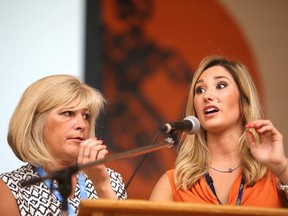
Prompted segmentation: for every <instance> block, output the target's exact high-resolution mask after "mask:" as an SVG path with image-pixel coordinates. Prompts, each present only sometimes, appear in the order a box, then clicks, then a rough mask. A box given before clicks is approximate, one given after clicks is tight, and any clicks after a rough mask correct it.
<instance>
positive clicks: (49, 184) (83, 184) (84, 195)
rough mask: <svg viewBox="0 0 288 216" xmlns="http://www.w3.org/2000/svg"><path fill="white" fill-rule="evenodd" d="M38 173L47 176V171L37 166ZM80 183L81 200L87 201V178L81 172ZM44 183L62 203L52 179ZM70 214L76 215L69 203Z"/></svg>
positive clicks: (79, 175) (71, 215)
mask: <svg viewBox="0 0 288 216" xmlns="http://www.w3.org/2000/svg"><path fill="white" fill-rule="evenodd" d="M36 172H37V173H38V175H39V176H41V177H44V176H46V175H47V174H46V172H45V170H44V169H43V168H42V167H40V166H36ZM78 182H79V187H80V198H81V199H86V198H87V197H88V196H87V190H86V182H85V177H84V175H83V173H81V172H79V173H78ZM44 183H45V184H46V186H47V187H48V188H49V189H50V190H52V192H53V194H54V195H55V196H56V197H57V198H58V200H60V201H61V202H62V196H61V194H60V192H59V191H58V190H57V188H58V187H57V185H56V184H55V182H52V181H51V180H50V179H46V180H44ZM68 213H69V215H70V216H74V215H75V212H74V210H73V208H72V206H71V205H70V203H69V202H68Z"/></svg>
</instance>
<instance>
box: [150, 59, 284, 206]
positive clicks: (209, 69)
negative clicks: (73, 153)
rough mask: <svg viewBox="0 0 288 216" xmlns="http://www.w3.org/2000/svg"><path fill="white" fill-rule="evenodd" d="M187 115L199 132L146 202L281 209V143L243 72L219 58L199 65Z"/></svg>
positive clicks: (186, 142) (184, 146) (238, 65)
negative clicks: (196, 125) (199, 127)
mask: <svg viewBox="0 0 288 216" xmlns="http://www.w3.org/2000/svg"><path fill="white" fill-rule="evenodd" d="M186 114H187V115H194V116H196V117H197V118H198V119H199V121H200V124H201V129H200V132H198V133H197V134H195V135H187V137H186V138H185V140H184V142H183V144H182V146H181V148H180V150H179V154H178V156H177V159H176V165H175V169H173V170H169V171H167V172H166V173H165V174H164V175H163V176H162V177H161V178H160V180H159V181H158V183H157V184H156V186H155V188H154V190H153V192H152V194H151V197H150V200H158V201H160V200H161V201H164V200H167V201H181V202H196V203H207V204H220V205H221V204H225V205H247V206H263V207H282V206H283V202H284V201H285V200H283V199H286V201H287V198H288V161H287V158H286V157H285V154H284V146H283V138H282V135H281V134H280V133H279V132H278V130H277V129H276V128H275V127H274V126H273V124H272V123H271V122H270V121H269V120H263V115H262V112H261V107H260V103H259V96H258V93H257V90H256V88H255V85H254V83H253V80H252V78H251V77H250V75H249V72H248V71H247V69H246V67H245V66H244V65H243V64H241V63H239V62H236V61H231V60H229V59H227V58H224V57H220V56H211V57H207V58H205V59H203V61H202V62H201V63H200V65H199V67H198V69H197V71H196V72H195V74H194V78H193V81H192V85H191V89H190V95H189V99H188V104H187V109H186Z"/></svg>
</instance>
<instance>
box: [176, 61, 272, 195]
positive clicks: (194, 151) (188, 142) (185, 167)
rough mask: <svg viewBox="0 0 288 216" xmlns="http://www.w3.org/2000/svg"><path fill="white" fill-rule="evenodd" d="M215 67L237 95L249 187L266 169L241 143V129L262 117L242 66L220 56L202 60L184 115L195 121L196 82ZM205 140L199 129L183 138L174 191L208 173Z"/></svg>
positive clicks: (254, 90)
mask: <svg viewBox="0 0 288 216" xmlns="http://www.w3.org/2000/svg"><path fill="white" fill-rule="evenodd" d="M216 65H217V66H222V67H223V68H225V69H226V70H227V71H228V72H229V73H230V74H231V75H232V77H233V78H234V80H235V82H236V84H237V86H238V89H239V92H240V101H239V104H240V110H241V114H240V117H241V119H242V124H243V131H242V136H241V138H240V139H239V148H240V151H241V163H242V171H243V174H244V176H245V179H246V182H247V183H248V184H250V185H251V184H253V183H254V182H255V181H257V180H258V179H260V178H261V177H263V176H264V175H265V174H266V172H267V169H266V167H264V166H262V165H261V164H260V163H258V162H257V161H256V160H255V159H254V158H253V157H252V155H251V153H250V151H249V148H248V146H247V144H246V143H245V125H246V124H247V123H248V122H251V121H254V120H257V119H261V118H262V115H263V113H262V111H261V105H260V102H259V96H258V92H257V89H256V87H255V84H254V82H253V80H252V78H251V76H250V74H249V72H248V70H247V68H246V67H245V65H243V64H241V63H239V62H236V61H231V60H228V59H227V58H224V57H221V56H210V57H206V58H205V59H203V60H202V62H201V63H200V65H199V67H198V69H197V70H196V72H195V74H194V76H193V80H192V84H191V88H190V93H189V99H188V103H187V107H186V115H187V116H190V115H193V116H196V117H197V114H196V111H195V107H194V103H193V101H194V96H195V85H196V82H197V81H198V79H199V77H200V76H201V74H202V73H203V72H204V71H205V70H206V69H208V68H210V67H213V66H216ZM206 136H207V133H206V131H205V130H204V128H202V127H201V128H200V132H198V133H197V134H195V135H187V136H186V138H185V140H184V141H183V144H182V146H181V148H180V150H179V154H178V156H177V159H176V167H175V176H174V180H175V183H176V186H177V187H178V188H180V189H184V190H187V189H189V188H190V187H191V186H192V185H193V184H195V183H196V182H197V181H198V180H199V178H201V177H202V176H203V175H204V174H205V173H207V172H208V170H209V164H210V153H209V150H208V147H207V139H206V138H207V137H206Z"/></svg>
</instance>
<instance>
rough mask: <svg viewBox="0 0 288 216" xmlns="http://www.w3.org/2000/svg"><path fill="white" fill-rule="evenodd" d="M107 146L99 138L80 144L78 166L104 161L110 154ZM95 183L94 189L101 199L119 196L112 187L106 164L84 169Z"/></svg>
mask: <svg viewBox="0 0 288 216" xmlns="http://www.w3.org/2000/svg"><path fill="white" fill-rule="evenodd" d="M106 148H107V147H106V145H103V141H102V140H98V139H97V138H89V139H87V140H85V141H83V142H82V143H81V144H80V149H79V153H78V164H86V163H91V162H94V161H95V160H101V159H104V158H105V156H106V155H107V154H108V151H107V149H106ZM83 171H84V172H85V173H86V174H87V175H88V176H89V178H90V179H91V181H92V182H93V185H94V188H95V190H96V192H97V194H98V197H99V198H113V199H117V196H116V194H115V192H114V190H113V188H112V186H111V185H110V176H109V174H108V172H107V168H106V166H105V165H104V164H100V165H96V166H91V167H87V168H85V169H83Z"/></svg>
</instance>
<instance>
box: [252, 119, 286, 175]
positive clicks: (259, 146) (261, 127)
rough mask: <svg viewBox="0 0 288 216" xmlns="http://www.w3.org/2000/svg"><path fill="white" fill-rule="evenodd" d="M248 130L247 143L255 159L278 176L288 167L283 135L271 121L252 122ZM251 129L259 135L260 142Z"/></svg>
mask: <svg viewBox="0 0 288 216" xmlns="http://www.w3.org/2000/svg"><path fill="white" fill-rule="evenodd" d="M246 129H247V130H246V141H247V144H248V146H249V148H250V151H251V153H252V155H253V157H254V158H255V159H256V160H257V161H258V162H260V163H262V164H264V165H265V166H267V167H268V168H269V169H270V170H271V171H272V172H273V173H274V174H276V175H277V174H278V173H279V172H280V171H281V170H282V169H283V168H284V167H285V166H286V165H287V159H286V158H285V153H284V145H283V136H282V134H281V133H280V132H279V131H278V130H277V129H276V128H275V127H274V125H273V124H272V123H271V121H269V120H256V121H253V122H250V123H248V124H247V125H246ZM251 129H254V130H255V132H256V133H257V134H258V136H259V141H258V140H257V139H256V138H255V137H254V135H253V134H252V132H251Z"/></svg>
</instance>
